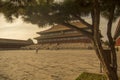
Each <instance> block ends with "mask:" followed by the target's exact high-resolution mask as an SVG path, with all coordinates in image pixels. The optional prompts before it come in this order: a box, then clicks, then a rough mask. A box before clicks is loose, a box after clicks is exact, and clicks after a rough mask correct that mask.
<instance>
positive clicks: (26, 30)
mask: <svg viewBox="0 0 120 80" xmlns="http://www.w3.org/2000/svg"><path fill="white" fill-rule="evenodd" d="M41 30H44V29H42V28H39V27H38V26H37V25H33V24H31V23H25V22H23V21H22V19H20V18H18V19H16V20H15V21H14V22H13V23H10V22H7V21H6V20H5V18H4V16H3V15H0V38H8V39H21V40H27V39H29V38H31V39H33V38H35V37H37V36H39V35H38V34H36V32H40V31H41Z"/></svg>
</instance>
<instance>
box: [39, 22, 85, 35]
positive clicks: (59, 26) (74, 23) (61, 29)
mask: <svg viewBox="0 0 120 80" xmlns="http://www.w3.org/2000/svg"><path fill="white" fill-rule="evenodd" d="M72 24H73V25H75V26H77V27H79V28H86V26H85V25H83V24H82V23H80V22H73V23H72ZM64 30H70V28H68V27H66V26H64V25H55V26H53V27H51V28H50V29H48V30H45V31H42V32H39V33H49V32H56V31H64Z"/></svg>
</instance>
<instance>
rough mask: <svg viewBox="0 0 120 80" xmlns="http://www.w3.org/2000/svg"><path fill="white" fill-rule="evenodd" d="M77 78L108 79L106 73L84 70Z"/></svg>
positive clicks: (78, 79) (88, 79)
mask: <svg viewBox="0 0 120 80" xmlns="http://www.w3.org/2000/svg"><path fill="white" fill-rule="evenodd" d="M76 80H107V78H106V77H105V75H102V74H95V73H88V72H83V73H82V74H81V75H80V76H79V77H78V78H77V79H76Z"/></svg>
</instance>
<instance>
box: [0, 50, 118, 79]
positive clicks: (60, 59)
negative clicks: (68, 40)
mask: <svg viewBox="0 0 120 80" xmlns="http://www.w3.org/2000/svg"><path fill="white" fill-rule="evenodd" d="M119 60H120V59H119ZM84 71H85V72H86V71H87V72H93V73H99V60H98V59H97V56H96V55H95V52H94V51H93V50H51V51H50V50H39V53H38V54H36V53H35V51H34V50H31V51H30V50H28V51H27V50H24V51H22V50H16V51H15V50H14V51H0V76H1V77H0V80H75V79H76V78H77V77H78V76H79V75H80V73H82V72H84ZM119 71H120V69H119Z"/></svg>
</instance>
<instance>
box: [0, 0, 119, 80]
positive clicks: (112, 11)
mask: <svg viewBox="0 0 120 80" xmlns="http://www.w3.org/2000/svg"><path fill="white" fill-rule="evenodd" d="M119 4H120V1H119V0H63V1H62V2H60V3H55V2H54V0H9V1H2V0H1V1H0V12H1V13H3V14H4V15H5V16H6V19H7V20H8V21H12V20H13V19H14V17H18V16H19V15H20V16H22V18H23V20H24V21H26V22H31V23H32V24H38V25H39V26H43V25H45V24H49V25H54V24H62V25H65V26H67V27H69V28H72V29H74V30H76V31H78V32H81V33H83V34H84V35H85V36H88V37H89V38H90V39H91V41H92V43H93V44H94V47H95V51H96V54H97V56H98V58H99V60H100V62H101V63H102V65H103V69H104V72H105V73H106V76H107V77H108V80H118V75H117V58H116V51H115V38H113V37H112V35H111V30H112V27H113V26H112V23H113V21H115V20H116V19H117V18H118V17H119V16H120V12H119V11H120V5H119ZM100 15H103V16H104V17H105V18H107V20H108V23H107V26H106V27H107V34H106V35H107V36H108V41H109V49H110V50H109V54H110V55H107V56H108V57H109V58H110V60H108V59H106V57H105V56H106V55H105V54H106V51H105V49H104V47H103V46H102V42H101V33H100V29H99V27H100ZM13 16H14V17H13ZM83 16H90V17H91V20H92V23H91V24H89V23H88V22H86V21H85V20H84V19H83V18H82V17H83ZM74 20H75V21H80V22H81V23H83V24H84V25H86V26H87V27H88V28H89V30H86V29H85V28H78V27H77V26H75V25H73V24H72V23H71V21H74Z"/></svg>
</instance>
